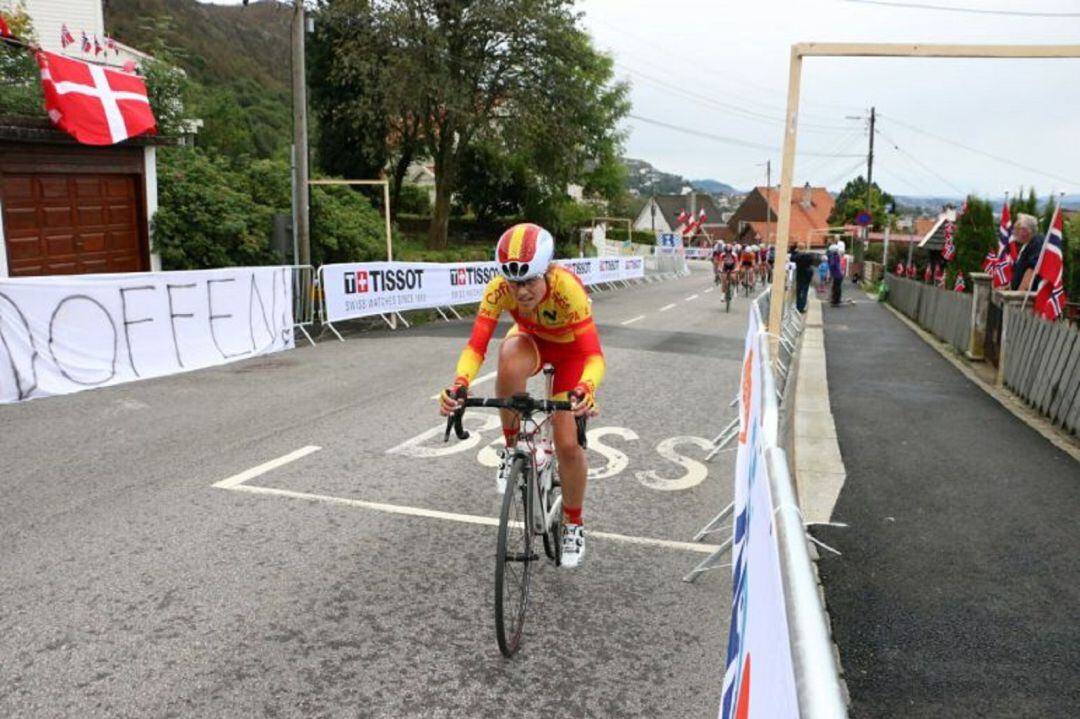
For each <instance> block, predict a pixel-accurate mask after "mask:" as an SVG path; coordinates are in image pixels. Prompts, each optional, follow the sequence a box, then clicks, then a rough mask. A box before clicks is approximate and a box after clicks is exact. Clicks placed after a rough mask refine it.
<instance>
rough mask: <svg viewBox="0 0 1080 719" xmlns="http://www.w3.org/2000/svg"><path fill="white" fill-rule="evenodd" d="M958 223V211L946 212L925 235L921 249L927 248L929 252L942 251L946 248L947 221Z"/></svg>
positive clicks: (921, 241)
mask: <svg viewBox="0 0 1080 719" xmlns="http://www.w3.org/2000/svg"><path fill="white" fill-rule="evenodd" d="M946 220H952V221H953V222H955V221H956V210H946V211H945V212H942V213H941V216H940V217H938V218H937V219H936V220H934V225H933V226H932V227H931V228H930V229H929V230H927V231H926V233H924V234H923V238H922V240H920V241H919V247H925V248H926V249H928V250H940V249H941V248H943V247H944V246H945V221H946Z"/></svg>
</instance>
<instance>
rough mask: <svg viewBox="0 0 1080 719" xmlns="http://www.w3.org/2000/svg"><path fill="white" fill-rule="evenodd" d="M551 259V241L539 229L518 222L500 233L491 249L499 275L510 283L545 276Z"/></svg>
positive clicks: (548, 233)
mask: <svg viewBox="0 0 1080 719" xmlns="http://www.w3.org/2000/svg"><path fill="white" fill-rule="evenodd" d="M554 256H555V240H554V238H552V236H551V233H550V232H548V231H547V230H545V229H544V228H543V227H541V226H540V225H534V224H532V223H531V222H522V223H521V224H518V225H514V226H513V227H511V228H510V229H508V230H507V231H506V232H504V233H502V237H500V238H499V242H498V244H496V245H495V264H496V265H498V268H499V274H501V275H502V276H503V277H505V278H506V279H508V280H511V281H514V282H523V281H525V280H531V279H532V278H534V277H539V276H540V275H542V274H544V273H545V272H547V269H548V266H549V265H550V264H551V258H552V257H554Z"/></svg>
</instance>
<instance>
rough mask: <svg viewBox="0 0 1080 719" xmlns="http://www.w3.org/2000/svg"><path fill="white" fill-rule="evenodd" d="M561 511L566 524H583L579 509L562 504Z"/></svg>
mask: <svg viewBox="0 0 1080 719" xmlns="http://www.w3.org/2000/svg"><path fill="white" fill-rule="evenodd" d="M562 509H563V516H564V517H566V523H567V524H584V522H583V521H582V519H581V507H571V506H569V505H567V504H563V507H562Z"/></svg>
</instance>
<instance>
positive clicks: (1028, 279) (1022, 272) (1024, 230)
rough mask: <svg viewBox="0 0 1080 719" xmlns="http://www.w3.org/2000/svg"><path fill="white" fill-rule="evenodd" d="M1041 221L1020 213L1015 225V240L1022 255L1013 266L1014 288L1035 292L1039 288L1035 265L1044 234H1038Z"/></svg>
mask: <svg viewBox="0 0 1080 719" xmlns="http://www.w3.org/2000/svg"><path fill="white" fill-rule="evenodd" d="M1038 232H1039V223H1038V220H1036V219H1035V217H1034V216H1032V215H1027V214H1024V213H1020V214H1019V215H1017V216H1016V224H1014V225H1013V234H1012V236H1013V240H1014V241H1015V242H1016V244H1017V245H1019V246H1020V255H1019V256H1018V257H1017V258H1016V266H1014V267H1013V274H1012V289H1014V290H1020V291H1021V292H1026V291H1028V290H1031V291H1032V292H1034V291H1035V290H1037V289H1039V277H1038V275H1036V274H1035V265H1036V264H1038V262H1039V253H1040V252H1041V251H1042V245H1043V236H1042V235H1040V234H1038Z"/></svg>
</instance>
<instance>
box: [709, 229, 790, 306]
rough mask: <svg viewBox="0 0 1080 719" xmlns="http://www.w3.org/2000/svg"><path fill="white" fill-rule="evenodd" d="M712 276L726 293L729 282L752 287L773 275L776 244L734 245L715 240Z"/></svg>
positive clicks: (764, 281) (729, 285)
mask: <svg viewBox="0 0 1080 719" xmlns="http://www.w3.org/2000/svg"><path fill="white" fill-rule="evenodd" d="M712 263H713V275H714V277H715V279H716V283H717V284H719V285H721V286H722V287H723V292H724V294H727V292H728V289H729V288H730V287H731V282H732V281H733V280H734V281H735V282H736V285H735V287H743V288H746V289H747V290H751V289H753V288H754V287H755V286H756V285H757V284H758V283H761V284H764V283H766V282H768V281H769V280H770V278H771V277H772V270H773V266H774V265H775V264H776V247H775V246H773V245H742V244H740V243H738V242H736V243H735V244H734V245H732V244H730V243H724V242H720V241H717V242H716V244H714V245H713V250H712Z"/></svg>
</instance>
